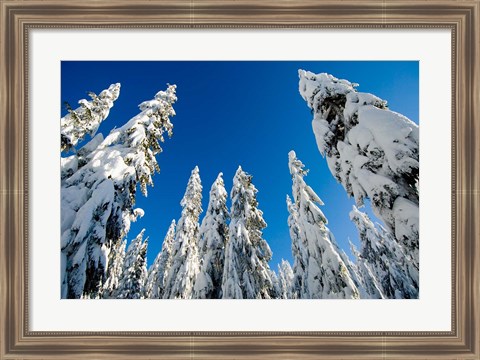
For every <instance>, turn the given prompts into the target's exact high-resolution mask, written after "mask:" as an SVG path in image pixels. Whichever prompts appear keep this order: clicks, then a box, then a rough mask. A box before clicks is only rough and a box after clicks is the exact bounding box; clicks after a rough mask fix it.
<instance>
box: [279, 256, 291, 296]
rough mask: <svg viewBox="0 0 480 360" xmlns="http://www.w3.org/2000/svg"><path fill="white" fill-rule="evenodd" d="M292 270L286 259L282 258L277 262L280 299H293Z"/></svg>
mask: <svg viewBox="0 0 480 360" xmlns="http://www.w3.org/2000/svg"><path fill="white" fill-rule="evenodd" d="M293 278H294V276H293V270H292V267H291V266H290V263H289V262H288V261H287V260H284V259H282V262H281V263H280V264H278V282H279V287H280V296H279V298H280V299H295V294H294V292H293V289H294V288H293Z"/></svg>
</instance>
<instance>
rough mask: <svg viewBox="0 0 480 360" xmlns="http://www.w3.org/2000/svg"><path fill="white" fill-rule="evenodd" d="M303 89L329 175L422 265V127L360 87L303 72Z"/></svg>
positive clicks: (327, 76)
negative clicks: (366, 203) (368, 207)
mask: <svg viewBox="0 0 480 360" xmlns="http://www.w3.org/2000/svg"><path fill="white" fill-rule="evenodd" d="M299 77H300V83H299V90H300V94H301V95H302V97H303V99H304V100H305V101H306V102H307V104H308V107H309V108H310V109H311V110H312V112H313V122H312V125H313V131H314V134H315V138H316V141H317V145H318V148H319V150H320V153H321V154H322V155H323V156H326V159H327V163H328V166H329V168H330V171H331V173H332V174H333V175H334V176H335V178H336V179H337V180H338V181H339V182H340V183H341V184H342V185H343V187H344V188H345V190H346V192H347V194H348V195H349V196H353V197H354V198H355V201H356V204H357V206H362V205H363V203H364V199H365V198H368V199H370V201H371V204H372V209H373V212H374V214H375V215H376V216H377V217H379V218H380V219H381V220H382V221H383V222H384V223H385V225H386V226H387V227H388V229H389V230H390V231H391V232H392V234H394V237H395V238H396V240H397V242H398V243H399V244H401V245H402V246H403V247H404V248H405V250H406V251H407V252H408V253H409V254H411V256H412V261H414V262H415V263H416V265H417V266H418V249H419V243H418V237H419V233H418V226H419V222H418V204H419V193H418V174H419V162H418V161H419V128H418V126H417V125H416V124H415V123H414V122H412V121H411V120H409V119H408V118H406V117H405V116H403V115H401V114H398V113H395V112H393V111H390V110H389V109H388V108H387V103H386V102H385V101H384V100H382V99H380V98H378V97H376V96H374V95H372V94H367V93H361V92H357V90H356V89H355V87H356V86H357V84H353V83H350V82H349V81H347V80H339V79H337V78H335V77H333V76H332V75H329V74H325V73H322V74H314V73H312V72H309V71H304V70H299Z"/></svg>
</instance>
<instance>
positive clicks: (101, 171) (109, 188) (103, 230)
mask: <svg viewBox="0 0 480 360" xmlns="http://www.w3.org/2000/svg"><path fill="white" fill-rule="evenodd" d="M176 99H177V98H176V96H175V85H171V86H169V87H168V88H167V90H166V91H160V92H158V93H157V94H156V95H155V98H154V99H153V100H150V101H146V102H143V103H141V104H140V105H139V107H140V110H141V112H140V113H139V114H138V115H136V116H134V117H133V118H132V119H130V120H129V121H128V122H127V123H126V124H125V125H123V126H122V127H120V128H116V129H114V130H112V131H111V132H110V134H109V135H108V136H107V137H106V138H105V139H104V138H103V136H102V134H97V135H96V136H95V137H94V138H93V139H92V140H91V141H90V142H88V143H87V144H86V145H84V146H83V147H82V148H81V149H79V150H78V151H77V152H76V153H75V154H74V155H71V156H69V157H66V158H62V159H61V174H62V179H61V210H62V211H61V212H62V219H61V256H62V258H61V259H62V261H61V264H62V268H61V276H62V298H80V296H82V294H86V295H88V296H90V295H92V296H93V297H95V296H96V294H97V293H98V292H99V291H100V285H101V284H102V283H104V281H105V280H106V276H107V274H108V273H109V272H110V270H109V269H108V268H107V267H108V266H110V265H109V264H108V262H107V259H108V254H109V253H110V250H111V249H112V247H114V246H117V244H118V243H119V242H121V241H122V239H123V238H125V236H126V235H127V233H128V231H129V229H130V222H131V221H134V220H135V219H136V218H137V216H142V215H143V211H142V210H141V209H134V203H135V198H136V191H137V185H139V186H140V189H141V191H142V193H143V194H144V195H145V196H146V195H147V185H153V182H152V175H153V174H154V172H155V171H159V167H158V164H157V161H156V159H155V155H156V154H158V153H159V152H161V150H162V149H161V147H160V143H159V142H163V141H164V137H163V134H164V133H165V132H167V133H168V135H169V136H170V135H171V134H172V128H173V125H172V123H171V122H170V117H172V116H173V115H175V112H174V110H173V107H172V105H173V103H174V102H175V101H176ZM112 266H113V265H112Z"/></svg>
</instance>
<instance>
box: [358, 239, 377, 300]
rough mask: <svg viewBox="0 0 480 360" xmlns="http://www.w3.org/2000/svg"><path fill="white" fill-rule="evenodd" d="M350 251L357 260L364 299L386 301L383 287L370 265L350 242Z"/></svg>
mask: <svg viewBox="0 0 480 360" xmlns="http://www.w3.org/2000/svg"><path fill="white" fill-rule="evenodd" d="M350 251H351V253H352V254H353V256H354V257H355V259H356V263H355V264H354V265H355V269H356V273H357V274H358V280H359V281H360V282H361V284H362V285H361V288H360V289H361V291H363V292H362V293H361V297H362V299H384V298H385V295H384V294H383V290H382V286H381V285H380V283H379V282H378V280H377V279H376V277H375V274H374V273H373V271H372V269H371V267H370V265H368V264H367V263H366V261H364V259H362V258H361V255H360V253H359V252H358V250H357V248H356V247H355V245H354V244H353V243H352V242H351V241H350Z"/></svg>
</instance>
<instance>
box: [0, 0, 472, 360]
mask: <svg viewBox="0 0 480 360" xmlns="http://www.w3.org/2000/svg"><path fill="white" fill-rule="evenodd" d="M212 2H215V3H225V2H223V1H212ZM13 3H15V4H14V5H17V8H18V7H19V6H20V5H18V4H19V3H22V2H20V1H17V2H14V1H6V0H0V5H1V9H0V11H1V15H0V16H1V17H0V18H1V19H2V25H1V28H2V37H1V42H2V43H1V51H3V53H2V54H1V59H0V60H1V63H0V80H2V81H0V90H1V93H0V116H1V118H0V133H2V132H3V131H4V132H3V133H2V134H3V135H4V136H3V138H2V140H4V141H0V159H1V160H3V161H0V185H1V190H2V192H1V194H0V196H1V198H0V206H1V207H0V209H1V211H3V212H4V214H5V216H3V215H2V220H5V219H6V220H7V221H5V223H0V246H1V248H0V252H1V253H0V260H1V263H0V270H1V271H2V273H3V274H7V275H8V277H4V276H1V277H0V301H1V304H0V321H1V322H2V323H1V329H3V331H1V332H2V333H3V334H1V335H0V336H1V337H0V339H1V340H0V359H7V357H4V356H8V358H9V359H13V358H15V359H20V358H21V357H22V354H23V356H27V357H28V358H36V359H37V358H52V357H55V358H57V359H59V358H65V359H76V358H89V354H90V357H92V356H93V357H94V358H99V359H107V358H111V357H112V356H114V354H117V355H118V358H119V359H120V358H121V359H124V358H127V357H129V358H130V356H134V355H135V353H133V351H135V350H134V349H131V350H127V351H125V353H123V355H122V354H120V353H116V352H115V351H113V350H112V347H108V345H107V344H108V342H109V341H110V343H111V344H114V343H118V342H117V341H115V340H119V337H117V336H109V335H107V336H105V337H104V338H103V339H105V340H100V339H99V337H98V336H94V337H93V338H90V339H89V336H86V337H83V336H75V335H74V336H73V339H72V340H70V342H69V341H68V340H67V341H66V343H65V344H62V345H61V346H59V347H58V349H57V350H53V348H52V349H51V350H49V349H47V348H44V347H42V346H41V343H42V340H46V341H48V342H49V344H52V345H53V344H57V345H59V342H60V341H61V339H62V336H60V337H56V336H53V337H52V336H50V335H47V336H44V337H43V336H36V339H30V340H29V339H28V338H30V335H32V334H28V336H24V335H25V333H26V331H28V329H26V328H24V325H25V322H24V320H25V319H24V318H23V312H22V309H23V306H25V303H23V301H24V299H23V298H22V299H20V301H21V303H19V301H18V300H19V299H15V294H19V293H20V294H24V291H25V286H24V285H25V284H23V283H20V284H19V282H18V281H17V280H15V278H14V276H17V279H18V276H19V275H20V274H23V265H24V264H23V263H22V259H23V257H22V250H23V248H22V246H23V241H22V243H21V244H18V242H17V243H15V241H14V239H23V236H24V235H22V231H23V228H22V224H23V223H24V221H25V220H26V219H25V218H23V217H22V216H20V215H21V214H17V215H18V216H17V217H15V216H12V214H11V213H10V212H11V210H12V209H17V210H20V209H24V210H28V209H26V208H24V206H26V205H27V204H28V202H25V200H24V199H26V198H27V194H28V191H26V192H25V193H23V191H22V190H23V189H24V186H26V185H27V184H26V183H25V184H24V183H23V180H22V179H24V176H25V173H24V172H23V171H24V169H25V168H24V166H26V165H27V164H26V158H23V157H22V153H21V152H20V151H23V150H21V149H20V150H19V145H20V144H19V143H15V139H20V138H21V137H22V136H23V134H24V131H25V129H24V128H23V122H22V121H20V124H18V123H15V122H14V120H15V119H24V113H23V112H22V108H21V104H22V103H23V100H25V97H24V93H23V91H22V87H23V84H24V81H25V79H24V76H25V74H24V73H23V71H21V70H22V69H21V68H19V65H18V64H19V63H20V61H21V59H22V51H23V50H24V48H23V45H24V44H23V43H22V42H21V40H22V36H23V30H22V28H21V26H20V24H17V25H18V26H17V27H16V28H15V21H14V20H12V18H13V17H14V16H13V15H11V14H10V15H11V17H9V16H8V15H9V11H10V9H9V6H7V5H8V4H13ZM52 3H53V4H57V3H59V2H58V1H57V2H55V1H45V2H44V4H52ZM112 3H113V4H115V3H124V2H112ZM229 3H233V2H232V1H230V2H229ZM247 3H249V2H248V1H247ZM369 3H377V4H378V3H379V2H372V1H370V2H369ZM390 3H391V4H392V5H397V4H400V5H401V4H404V3H405V2H401V1H398V2H397V1H394V0H393V1H391V2H389V4H390ZM411 3H412V5H413V4H414V2H411ZM432 3H435V4H440V3H441V4H443V5H445V4H447V2H443V1H432ZM24 4H27V5H28V4H35V5H37V4H41V2H38V1H28V0H27V1H25V2H24ZM88 4H90V6H91V5H94V4H95V3H94V2H88ZM99 4H101V5H105V4H106V3H105V2H99ZM268 4H272V3H271V2H270V1H268ZM279 4H285V2H280V3H279ZM424 4H425V3H424ZM448 4H449V5H452V4H458V5H459V6H460V5H464V6H466V5H473V6H472V9H473V10H472V11H473V12H474V13H473V14H472V17H471V21H472V22H473V24H471V28H470V30H471V32H470V34H460V32H461V31H459V34H458V35H457V36H458V39H459V41H462V42H463V43H462V44H459V45H460V46H459V47H461V48H462V49H463V50H465V47H469V48H470V56H471V57H473V59H472V58H470V59H464V61H462V59H461V58H460V60H459V61H458V63H457V69H456V70H458V71H457V74H458V75H460V74H463V78H462V77H461V76H458V78H457V85H458V86H457V88H458V94H457V107H459V106H460V105H467V106H466V108H468V109H457V112H456V113H457V115H460V118H459V119H462V120H464V122H463V126H464V127H465V126H467V125H468V126H470V127H469V128H464V129H463V132H464V133H463V134H461V132H460V131H459V132H458V134H457V135H460V136H459V139H461V138H462V136H466V139H465V140H467V141H466V144H462V145H461V144H460V143H458V145H459V154H458V155H460V154H461V151H460V148H463V149H464V150H465V151H466V153H464V154H463V155H465V156H466V159H467V160H468V162H467V163H465V162H464V164H463V165H462V166H468V168H465V169H463V170H462V169H461V167H460V166H458V168H457V170H462V174H460V173H458V175H461V177H460V178H459V179H462V177H463V178H464V179H463V180H464V181H466V182H463V183H462V184H460V183H459V184H458V185H460V186H462V187H461V188H460V190H461V192H460V193H459V194H458V197H459V199H458V200H460V201H459V203H463V205H466V206H464V208H468V213H462V216H465V217H466V218H467V224H466V227H465V228H464V230H465V231H466V233H467V234H470V235H471V237H470V238H469V239H468V240H469V241H470V242H469V244H464V245H465V246H464V247H463V248H462V249H463V250H464V251H465V253H463V254H462V255H464V256H466V257H467V259H468V261H467V263H468V264H466V265H464V266H463V267H460V268H459V270H467V271H468V270H469V271H471V273H470V275H469V276H468V275H467V276H465V275H464V274H459V273H457V276H458V282H462V281H463V285H462V286H463V287H464V289H463V290H464V292H463V294H462V292H461V291H459V292H458V293H457V294H458V295H467V296H470V299H475V300H477V301H476V302H475V301H474V302H472V303H470V302H463V301H462V299H458V302H459V304H458V306H459V308H458V309H459V311H463V312H464V313H465V315H470V316H472V317H473V319H474V320H472V322H468V321H464V322H463V323H461V322H460V323H458V325H459V329H457V330H458V331H459V332H461V333H462V335H463V336H461V337H460V339H458V340H463V345H464V346H466V347H467V348H468V349H467V348H465V347H464V349H463V352H462V351H461V350H460V349H458V348H457V349H456V352H454V353H450V354H444V355H445V357H444V356H441V358H442V359H447V358H449V359H479V357H478V356H479V353H478V351H479V349H478V348H479V343H480V337H479V325H480V317H479V304H478V300H479V299H480V297H479V292H480V289H479V287H480V286H479V275H478V274H479V272H480V269H479V256H480V254H479V241H478V239H479V238H480V224H479V222H478V221H476V219H478V218H480V167H479V165H478V163H477V162H478V158H479V156H478V154H480V153H479V151H480V146H479V139H480V131H479V130H480V126H479V121H480V118H479V103H480V93H479V80H480V79H479V71H480V69H479V63H478V62H479V45H478V41H479V38H480V36H479V34H480V31H479V21H480V17H479V14H480V11H479V2H478V0H473V1H459V2H453V1H449V2H448ZM180 18H182V19H184V17H181V16H179V17H177V18H175V17H172V19H174V20H173V21H174V22H175V19H180ZM280 18H281V16H280ZM402 19H404V18H402ZM278 20H279V19H277V21H278ZM395 20H397V18H395ZM259 21H261V20H259ZM179 22H180V21H179ZM372 22H374V20H372ZM419 22H421V21H420V20H419ZM47 23H48V21H47ZM379 27H380V26H379ZM9 31H10V32H9ZM14 34H16V35H17V36H16V37H14ZM465 36H466V37H467V38H465ZM469 36H470V37H472V38H470V39H469V38H468V37H469ZM16 44H17V45H18V44H20V46H17V47H15V45H16ZM4 59H5V60H6V61H3V60H4ZM464 65H467V66H466V68H467V69H468V68H469V69H470V71H471V73H468V71H467V73H465V67H464ZM462 67H464V69H463V70H462V69H461V68H462ZM468 75H471V78H470V79H468V78H467V76H468ZM461 82H464V84H462V83H461ZM465 84H466V85H465ZM462 85H465V86H466V87H462ZM465 90H467V91H471V93H470V94H468V93H467V94H465V93H462V91H465ZM465 95H470V96H465ZM16 99H17V102H15V100H16ZM19 99H20V100H21V101H18V100H19ZM460 99H463V100H461V101H459V100H460ZM467 114H469V115H470V116H469V117H468V118H467V117H466V116H467ZM459 130H460V129H459ZM24 140H25V139H24ZM462 151H463V150H462ZM469 152H470V154H469ZM458 158H459V160H460V159H461V158H460V157H458ZM18 165H24V166H18ZM459 165H460V164H459ZM465 177H466V179H465ZM464 185H466V187H465V188H463V186H464ZM25 189H26V188H25ZM26 190H27V189H26ZM9 210H10V211H9ZM460 210H461V209H460ZM458 215H460V214H458ZM458 230H460V229H458ZM462 231H463V230H462ZM464 235H465V234H464ZM465 240H466V239H465ZM2 250H3V251H2ZM467 251H470V254H468V253H467ZM457 265H459V264H457ZM461 278H463V280H461ZM21 279H22V281H23V280H27V279H23V278H21ZM469 284H470V285H471V286H472V288H470V289H469V288H468V286H466V285H469ZM457 285H458V284H457ZM460 303H462V305H460ZM459 315H460V314H459ZM12 316H13V317H14V318H13V319H11V317H12ZM18 319H20V320H21V321H20V322H15V320H18ZM465 320H467V319H465ZM460 327H461V328H462V329H460ZM134 337H135V336H132V337H131V338H128V340H127V339H125V340H126V343H128V344H130V345H132V346H134V344H135V343H137V344H138V345H137V346H140V344H141V343H142V342H143V343H144V344H145V345H146V349H145V350H146V351H145V352H139V354H138V355H139V356H138V358H145V356H149V358H150V357H155V358H157V356H159V355H160V354H159V353H157V354H155V353H154V352H152V350H153V349H154V346H155V344H156V345H157V346H158V345H159V344H163V345H165V346H166V347H170V348H171V349H173V350H172V352H170V353H168V352H167V354H166V355H167V356H168V354H170V356H172V357H175V358H179V357H181V356H182V355H185V357H189V358H192V357H193V356H194V357H195V358H205V359H207V358H209V359H210V358H217V357H218V358H244V356H242V355H240V354H243V355H245V354H246V352H245V347H244V346H243V347H242V344H240V343H237V344H235V341H234V340H232V338H233V337H229V336H226V337H222V336H220V337H219V339H218V342H219V343H222V344H224V346H226V347H227V348H229V347H230V346H232V345H233V347H234V349H232V350H229V351H228V352H227V354H228V355H227V354H225V355H227V356H223V355H224V354H221V353H219V349H218V347H216V346H214V345H212V344H213V342H212V340H211V339H209V337H204V340H205V342H206V344H205V345H206V346H205V347H204V351H205V352H203V351H202V346H201V340H202V339H201V338H202V336H201V335H200V336H198V337H197V336H195V337H193V336H188V335H186V336H185V335H184V336H178V337H174V338H171V340H168V337H167V338H165V339H158V338H151V340H149V339H147V338H146V337H145V336H142V335H140V337H141V338H142V339H140V338H138V339H132V338H134ZM249 337H250V338H251V340H252V345H253V344H254V343H256V344H259V343H260V344H261V343H262V341H264V342H265V343H266V344H268V346H272V347H273V346H280V347H282V346H281V345H282V342H283V341H282V338H276V337H269V336H260V337H254V336H251V335H250V336H249ZM69 338H71V337H70V336H69ZM259 338H262V340H260V339H259ZM289 338H290V339H289ZM292 338H295V337H285V340H290V341H291V340H292ZM120 339H121V336H120ZM195 339H197V341H198V343H197V344H196V343H195V341H196V340H195ZM222 339H224V340H222ZM246 339H248V337H247V338H246ZM313 339H314V338H313ZM419 339H422V338H417V339H416V341H420V343H421V342H422V341H425V342H426V340H419ZM259 340H260V341H259ZM438 340H439V339H437V341H438ZM137 341H138V342H137ZM298 341H299V343H303V344H305V345H306V347H307V348H309V349H310V350H309V351H308V350H307V351H306V352H305V353H302V354H303V355H305V356H306V357H302V358H313V357H315V358H317V356H316V355H319V354H318V353H317V354H316V355H315V349H316V348H318V347H317V346H315V341H311V339H308V338H300V339H299V340H298ZM381 341H382V340H379V344H380V343H381ZM346 342H348V344H350V345H352V344H353V343H354V342H353V341H351V339H349V340H347V341H346ZM400 342H402V343H403V340H400ZM359 343H361V341H359ZM383 343H385V339H383ZM87 344H90V345H89V346H90V350H85V347H84V346H85V345H87ZM289 344H290V345H291V344H292V342H289ZM430 344H431V347H432V349H433V348H434V346H435V343H434V342H431V343H430ZM16 345H20V347H18V348H17V350H18V351H19V352H17V351H15V349H14V348H15V347H16ZM69 345H71V346H72V347H71V348H70V347H69ZM457 345H458V343H457ZM182 346H184V348H183V349H182V350H183V351H179V348H181V347H182ZM418 346H420V345H419V344H417V345H415V346H413V348H412V349H410V350H409V351H408V349H407V352H404V350H405V348H404V347H403V346H400V347H398V348H397V349H396V350H397V351H395V352H393V353H392V352H390V351H388V348H389V347H388V346H387V348H386V349H385V350H386V351H387V352H386V356H388V358H399V357H401V358H409V359H413V358H418V357H419V356H420V353H419V352H415V348H416V349H417V350H419V348H418ZM123 348H124V347H123ZM283 348H288V346H285V347H283ZM69 349H70V350H73V351H74V353H70V354H69ZM124 349H125V348H124ZM158 349H159V348H158ZM195 349H197V351H198V353H197V352H195ZM224 349H225V348H224ZM256 349H257V351H258V352H257V353H256V355H257V356H259V357H261V358H265V359H267V358H283V356H278V353H276V352H272V353H264V351H265V347H263V351H262V346H260V347H256ZM10 350H13V351H12V352H10ZM294 350H295V346H294V347H293V348H292V351H294ZM318 350H319V351H320V348H318ZM364 350H366V352H365V353H363V354H362V355H360V354H359V357H357V358H366V359H370V358H377V356H380V354H379V353H377V352H375V353H373V352H372V351H373V349H372V348H370V347H368V346H367V348H364ZM369 350H372V351H369ZM398 350H399V351H398ZM36 351H38V354H36ZM232 351H233V352H232ZM7 353H10V354H7ZM253 354H255V352H254V353H253ZM286 354H287V356H288V354H290V355H291V356H292V357H295V358H296V357H297V356H298V354H297V355H295V352H289V353H286ZM326 354H327V355H326V356H328V352H327V353H326ZM414 354H416V355H414ZM330 355H331V357H330V358H337V356H335V355H332V354H331V353H330ZM384 355H385V354H384ZM424 355H426V356H422V358H427V357H428V358H431V357H430V356H428V353H426V354H424ZM345 356H346V357H349V356H351V355H345ZM133 358H135V357H133ZM322 358H323V357H322ZM327 358H328V357H327ZM342 358H343V357H342ZM435 358H437V357H435Z"/></svg>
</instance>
